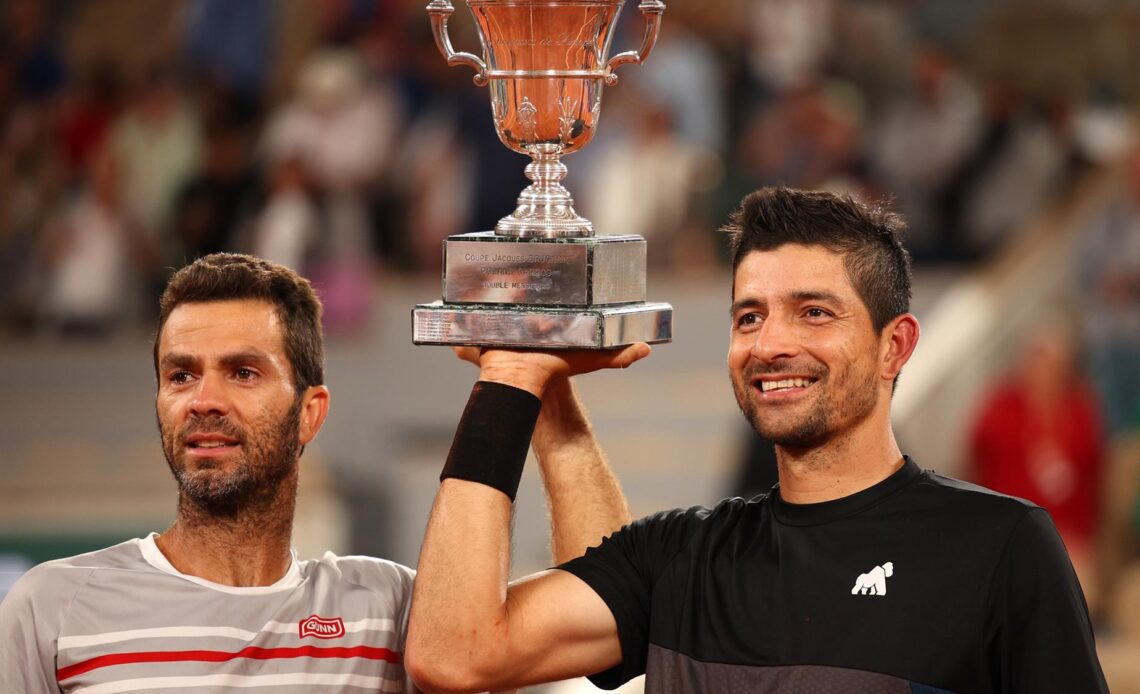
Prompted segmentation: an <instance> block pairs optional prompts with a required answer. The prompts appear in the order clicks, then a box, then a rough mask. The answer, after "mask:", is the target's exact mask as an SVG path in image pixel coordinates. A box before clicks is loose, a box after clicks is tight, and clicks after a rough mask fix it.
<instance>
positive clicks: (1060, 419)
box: [970, 321, 1105, 605]
mask: <svg viewBox="0 0 1140 694" xmlns="http://www.w3.org/2000/svg"><path fill="white" fill-rule="evenodd" d="M1074 355H1075V353H1074V345H1073V336H1072V335H1071V334H1070V332H1069V331H1068V330H1067V329H1065V327H1063V326H1062V325H1061V324H1060V323H1059V322H1056V323H1053V322H1049V321H1045V322H1042V323H1041V324H1039V325H1037V326H1035V327H1034V329H1033V332H1032V333H1031V334H1030V335H1029V336H1028V337H1027V339H1026V341H1025V343H1024V345H1023V347H1022V349H1021V353H1020V355H1019V356H1018V358H1017V361H1016V364H1015V366H1014V368H1013V369H1012V371H1011V372H1010V373H1009V374H1008V375H1007V376H1006V377H1005V378H1004V379H1003V380H1002V381H1001V382H999V383H998V384H997V385H996V386H995V387H994V388H993V389H992V390H991V392H990V393H989V394H988V395H987V396H986V397H985V399H984V401H983V402H982V404H981V407H980V409H979V410H978V414H977V417H976V418H975V420H974V423H973V425H972V428H971V432H970V454H971V457H972V460H971V463H972V466H973V478H974V480H975V481H976V482H977V483H978V484H981V485H983V486H985V487H989V488H990V489H994V490H996V491H999V492H1003V493H1005V494H1010V495H1013V496H1017V497H1021V498H1025V499H1028V500H1030V501H1032V502H1034V503H1036V504H1038V505H1040V506H1042V507H1043V508H1045V509H1046V510H1048V511H1049V513H1050V514H1051V515H1052V516H1053V521H1054V522H1055V523H1056V525H1057V529H1058V531H1060V533H1061V537H1062V538H1063V539H1064V541H1065V546H1066V547H1067V548H1068V550H1069V554H1070V556H1071V557H1072V559H1073V566H1074V567H1075V568H1076V569H1077V573H1078V575H1079V576H1080V578H1081V584H1082V586H1083V587H1084V589H1085V593H1086V596H1087V597H1088V599H1089V602H1090V605H1091V604H1093V603H1094V602H1095V597H1096V596H1095V592H1094V588H1095V583H1094V575H1093V574H1094V561H1093V553H1094V550H1095V542H1096V535H1097V532H1098V530H1099V521H1100V517H1099V514H1100V504H1101V499H1100V491H1101V479H1102V474H1103V466H1104V457H1105V439H1104V433H1103V427H1102V423H1101V415H1100V409H1099V407H1098V406H1097V403H1096V396H1095V394H1094V392H1093V390H1092V388H1091V386H1089V385H1088V384H1087V383H1086V382H1085V379H1084V378H1083V377H1082V376H1081V374H1080V373H1079V371H1078V370H1077V368H1076V365H1075V362H1074V358H1075V356H1074Z"/></svg>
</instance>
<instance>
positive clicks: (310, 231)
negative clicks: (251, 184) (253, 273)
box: [250, 158, 319, 272]
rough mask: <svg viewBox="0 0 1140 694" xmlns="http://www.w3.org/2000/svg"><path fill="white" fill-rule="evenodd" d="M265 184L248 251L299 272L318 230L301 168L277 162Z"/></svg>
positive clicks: (289, 161) (293, 163)
mask: <svg viewBox="0 0 1140 694" xmlns="http://www.w3.org/2000/svg"><path fill="white" fill-rule="evenodd" d="M268 181H269V194H268V198H267V199H266V201H265V205H264V207H263V208H262V210H261V212H260V213H259V214H258V215H257V217H256V219H254V221H253V228H252V235H253V238H252V240H251V241H252V242H251V245H250V250H251V251H252V252H253V254H254V255H256V256H258V257H261V258H265V259H266V260H272V261H273V262H275V263H280V264H282V265H284V266H286V267H289V268H293V269H294V270H297V271H298V272H303V271H304V270H305V268H306V265H307V262H308V258H309V256H310V254H311V252H312V250H313V247H314V245H315V244H316V241H317V234H318V231H319V229H318V222H319V217H318V214H317V208H316V205H315V204H314V202H313V199H312V194H311V192H310V191H309V184H308V181H307V176H306V174H305V170H304V167H303V166H302V165H301V162H300V161H299V160H298V159H296V158H285V159H281V160H279V161H277V162H276V163H275V164H274V166H273V169H272V170H271V171H270V172H269V175H268Z"/></svg>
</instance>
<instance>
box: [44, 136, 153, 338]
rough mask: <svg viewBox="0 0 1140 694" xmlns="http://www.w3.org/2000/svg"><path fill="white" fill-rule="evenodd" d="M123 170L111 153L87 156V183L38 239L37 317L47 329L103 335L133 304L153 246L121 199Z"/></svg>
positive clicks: (133, 306)
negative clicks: (41, 269) (42, 277)
mask: <svg viewBox="0 0 1140 694" xmlns="http://www.w3.org/2000/svg"><path fill="white" fill-rule="evenodd" d="M120 176H121V168H120V166H119V162H118V160H117V159H116V158H115V156H114V154H113V153H111V152H109V151H107V150H104V151H103V152H102V153H100V154H97V155H96V156H94V157H92V159H91V163H90V172H89V175H88V178H87V181H88V182H87V184H86V185H85V186H84V188H83V189H82V190H81V191H80V192H79V193H78V195H77V197H76V199H75V201H74V202H73V203H72V204H71V205H70V206H69V208H68V209H67V211H66V212H65V213H64V214H63V215H62V217H61V218H60V219H58V220H56V221H54V222H52V223H51V224H50V226H49V227H48V229H47V231H46V233H45V234H44V236H43V238H42V242H41V246H40V248H39V252H40V255H41V258H42V260H43V263H44V267H45V272H46V274H45V277H46V282H45V285H44V287H43V294H42V296H41V300H42V305H41V307H40V311H41V316H40V318H41V321H42V322H43V324H44V325H45V326H46V327H48V328H49V329H52V330H55V331H59V332H62V333H63V334H66V335H84V336H86V335H91V336H96V335H103V334H106V333H108V332H110V331H111V330H113V329H114V328H115V327H117V326H118V325H119V324H120V322H121V321H123V320H124V319H126V318H131V317H133V316H131V315H130V313H131V311H132V309H137V308H138V303H139V299H140V298H141V296H142V293H141V292H140V291H139V286H140V282H139V280H140V279H145V272H146V271H147V270H149V268H150V267H152V264H153V262H154V257H153V256H154V247H153V245H152V240H151V239H150V237H149V236H148V235H147V234H145V233H144V232H143V231H142V230H141V229H140V227H139V225H138V224H137V223H136V222H135V221H134V219H133V218H132V217H131V213H130V211H129V210H128V209H127V206H126V205H125V204H124V202H123V199H122V193H121V186H120ZM140 268H141V269H143V271H144V275H142V276H140V273H139V272H138V270H139V269H140Z"/></svg>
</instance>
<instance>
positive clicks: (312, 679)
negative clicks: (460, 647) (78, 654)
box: [75, 673, 404, 694]
mask: <svg viewBox="0 0 1140 694" xmlns="http://www.w3.org/2000/svg"><path fill="white" fill-rule="evenodd" d="M289 685H292V686H302V685H303V686H324V687H360V688H362V689H371V690H373V691H381V692H402V691H404V682H403V680H386V679H383V678H380V677H372V676H369V675H351V674H316V673H295V674H287V675H201V676H197V677H143V678H139V679H134V680H120V681H118V682H107V683H106V684H96V685H94V686H91V687H82V688H80V689H76V690H75V694H79V693H80V692H82V693H83V694H114V693H115V692H138V691H145V690H152V689H180V688H186V687H243V688H244V687H284V686H289Z"/></svg>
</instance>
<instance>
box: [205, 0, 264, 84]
mask: <svg viewBox="0 0 1140 694" xmlns="http://www.w3.org/2000/svg"><path fill="white" fill-rule="evenodd" d="M273 5H274V3H273V0H242V1H241V2H231V1H230V0H193V2H192V3H191V5H190V8H189V16H188V18H187V22H186V47H185V53H186V59H187V61H188V62H189V64H190V66H191V67H192V68H193V69H194V70H195V72H197V73H199V74H202V75H204V76H206V77H207V79H208V80H209V81H217V82H219V83H220V84H222V85H224V86H225V87H226V88H228V89H229V90H232V91H233V92H234V93H236V94H238V95H240V97H241V98H243V99H248V100H257V99H260V98H261V96H262V95H263V92H264V90H265V83H266V79H267V76H268V72H269V61H270V59H271V58H272V57H273V49H274V29H275V26H274V24H275V21H274V20H275V12H274V6H273Z"/></svg>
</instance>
